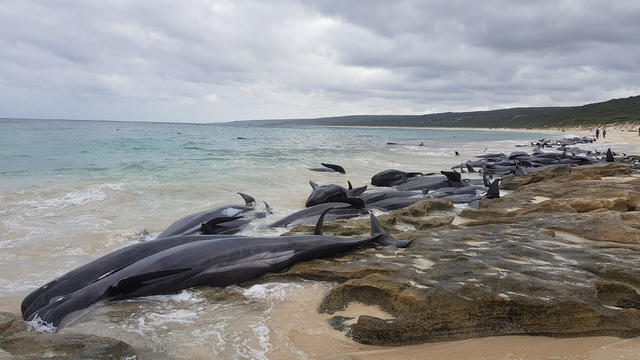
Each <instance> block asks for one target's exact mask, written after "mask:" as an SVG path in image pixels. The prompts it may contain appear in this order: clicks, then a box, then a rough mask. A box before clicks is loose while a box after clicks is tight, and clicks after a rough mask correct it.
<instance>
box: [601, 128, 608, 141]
mask: <svg viewBox="0 0 640 360" xmlns="http://www.w3.org/2000/svg"><path fill="white" fill-rule="evenodd" d="M606 137H607V129H602V138H603V139H604V138H606Z"/></svg>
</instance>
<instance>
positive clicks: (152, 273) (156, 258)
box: [28, 209, 411, 327]
mask: <svg viewBox="0 0 640 360" xmlns="http://www.w3.org/2000/svg"><path fill="white" fill-rule="evenodd" d="M330 210H331V209H327V210H325V212H324V213H323V215H322V216H320V219H319V220H318V223H317V224H316V229H315V231H314V235H300V236H278V237H243V236H238V237H237V236H230V237H222V238H221V237H215V238H212V239H210V240H202V241H194V242H189V243H185V244H182V245H178V246H175V247H172V248H169V249H167V250H164V251H161V252H158V253H155V254H154V255H151V256H148V257H145V258H144V259H142V260H140V261H138V262H136V263H134V264H131V265H129V266H127V267H125V268H123V269H120V270H115V269H114V272H113V273H110V274H108V275H107V276H105V277H103V278H101V279H99V280H97V281H95V282H93V283H91V284H89V285H87V286H85V287H83V288H81V289H79V290H77V291H75V292H73V293H70V294H67V295H64V296H59V297H57V298H54V299H52V300H51V302H50V303H49V304H47V305H46V306H44V307H42V308H41V309H38V310H37V311H36V312H35V313H33V314H32V315H31V316H29V317H28V319H29V320H32V319H34V318H39V319H41V320H42V321H44V322H46V323H49V324H51V325H53V326H55V327H60V326H63V325H65V324H66V323H67V322H68V321H69V320H73V319H65V318H67V316H68V315H70V314H72V313H75V312H77V311H80V310H83V309H86V308H88V307H90V306H91V305H93V304H96V303H98V302H107V301H114V300H119V299H127V298H133V297H139V296H149V295H157V294H168V293H175V292H178V291H180V290H183V289H187V288H190V287H194V286H203V285H209V286H217V287H223V286H228V285H233V284H239V283H242V282H245V281H248V280H252V279H254V278H256V277H258V276H260V275H262V274H264V273H266V272H279V271H282V270H284V269H286V268H288V267H290V266H292V265H293V264H295V263H297V262H300V261H308V260H312V259H316V258H320V257H327V256H333V255H336V254H340V253H343V252H345V251H349V250H353V249H355V248H357V247H359V246H362V245H366V244H373V243H376V244H383V245H394V246H396V247H406V246H408V245H409V244H410V242H411V241H398V240H396V239H394V238H392V237H391V236H389V235H388V234H386V233H385V231H384V229H383V228H382V227H381V226H380V224H379V223H378V221H377V219H376V218H375V216H373V214H370V219H371V236H368V237H361V238H347V237H337V236H324V235H322V231H321V228H322V222H323V219H324V215H326V213H327V212H328V211H330ZM200 236H202V237H205V238H206V237H207V236H206V235H200Z"/></svg>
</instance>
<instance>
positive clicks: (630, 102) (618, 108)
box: [224, 95, 640, 129]
mask: <svg viewBox="0 0 640 360" xmlns="http://www.w3.org/2000/svg"><path fill="white" fill-rule="evenodd" d="M251 123H255V124H260V125H318V126H398V127H471V128H513V129H528V128H531V129H533V128H536V129H541V128H563V127H567V128H578V127H597V126H605V125H606V126H614V127H620V126H625V127H626V126H632V125H634V126H635V125H637V124H640V95H637V96H630V97H628V98H622V99H612V100H608V101H604V102H598V103H592V104H586V105H581V106H567V107H521V108H510V109H498V110H488V111H470V112H445V113H438V114H426V115H350V116H337V117H324V118H315V119H276V120H245V121H233V122H228V123H224V124H228V125H234V124H238V125H247V124H251Z"/></svg>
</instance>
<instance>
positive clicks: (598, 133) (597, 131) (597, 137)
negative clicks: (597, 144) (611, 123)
mask: <svg viewBox="0 0 640 360" xmlns="http://www.w3.org/2000/svg"><path fill="white" fill-rule="evenodd" d="M599 138H600V129H596V139H599Z"/></svg>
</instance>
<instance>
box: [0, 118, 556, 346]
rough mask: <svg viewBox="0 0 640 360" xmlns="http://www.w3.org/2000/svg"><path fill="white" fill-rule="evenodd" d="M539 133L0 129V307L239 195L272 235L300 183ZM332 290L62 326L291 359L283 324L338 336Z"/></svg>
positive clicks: (507, 145)
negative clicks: (324, 303) (325, 168)
mask: <svg viewBox="0 0 640 360" xmlns="http://www.w3.org/2000/svg"><path fill="white" fill-rule="evenodd" d="M555 136H559V135H555ZM238 137H244V138H245V139H244V140H243V139H238ZM540 137H550V135H549V134H537V133H530V132H512V131H468V130H429V129H381V128H326V127H259V126H252V127H246V126H221V125H196V124H166V123H133V122H131V123H123V122H98V121H95V122H94V121H50V120H47V121H45V120H0V255H1V256H0V311H12V312H19V304H20V301H21V300H22V298H23V297H24V296H25V295H26V294H27V293H29V292H30V291H32V290H34V289H35V288H37V287H39V286H40V285H42V284H44V283H45V282H47V281H49V280H51V279H53V278H55V277H56V276H59V275H61V274H64V273H65V272H67V271H69V270H71V269H73V268H75V267H77V266H79V265H82V264H84V263H87V262H88V261H91V260H92V259H95V258H96V257H98V256H100V255H102V254H106V253H109V252H111V251H113V250H115V249H118V248H121V247H123V246H126V245H128V244H131V243H134V242H137V241H139V234H140V233H141V232H142V230H143V229H146V230H148V231H150V232H151V233H159V232H160V231H162V230H163V229H164V228H165V227H166V226H168V225H169V224H171V223H172V222H173V221H174V220H176V219H178V218H180V217H182V216H185V215H188V214H191V213H194V212H197V211H201V210H204V209H207V208H211V207H215V206H221V205H225V204H238V203H241V199H240V197H239V196H238V195H237V194H236V192H238V191H241V192H245V193H248V194H250V195H252V196H254V197H255V198H256V199H257V200H259V201H267V202H268V203H269V204H270V205H271V206H272V207H273V208H274V210H275V214H273V215H270V216H268V217H267V218H265V219H264V220H261V221H262V222H258V223H256V224H255V225H253V226H250V227H249V228H247V229H246V230H245V233H246V234H257V233H259V234H262V235H278V234H279V232H280V231H281V230H272V229H265V228H264V227H263V225H265V224H267V223H270V222H272V221H275V220H277V219H278V218H280V217H283V216H286V215H288V214H289V213H291V212H293V211H295V210H297V209H300V208H302V207H304V202H305V200H306V198H307V196H308V194H309V192H310V187H309V185H308V181H309V180H312V181H315V182H317V183H320V184H326V183H337V184H343V185H346V181H347V180H350V181H351V182H352V183H353V184H354V185H355V186H361V185H364V184H368V183H369V181H370V178H371V176H372V175H373V174H375V173H377V172H379V171H381V170H385V169H389V168H397V169H402V170H406V171H422V172H433V171H440V170H442V169H446V168H449V167H451V166H453V165H455V164H459V163H460V162H462V161H464V160H467V159H470V158H472V157H473V156H474V155H477V154H479V153H482V152H483V151H484V150H485V149H486V151H487V152H497V151H502V152H510V151H513V150H515V148H514V146H515V145H517V144H523V143H527V142H528V141H529V140H531V139H537V138H540ZM387 142H395V143H401V144H402V145H393V146H389V145H386V143H387ZM421 142H424V146H417V145H418V144H419V143H421ZM454 150H457V151H459V152H460V154H461V155H460V156H455V155H454ZM320 162H330V163H336V164H339V165H342V166H344V168H345V169H346V170H347V175H341V174H337V173H317V172H312V171H310V170H308V168H310V167H319V166H320ZM331 286H332V285H331V284H322V283H314V282H302V283H297V282H286V283H277V282H276V283H272V282H266V283H260V284H253V285H251V284H249V285H245V287H243V288H234V289H232V290H233V291H236V292H240V293H242V294H243V295H244V296H246V297H247V299H248V300H247V301H244V302H226V303H225V302H224V301H223V302H211V301H210V300H207V297H206V296H205V295H203V293H202V291H204V290H197V289H192V290H188V291H186V292H184V293H181V294H178V295H172V296H166V297H162V296H161V297H150V298H145V299H136V300H132V301H127V302H120V303H116V304H111V305H109V306H104V307H100V308H98V309H96V310H95V311H92V312H90V313H89V314H87V315H85V316H84V317H83V318H82V319H81V320H80V321H78V322H77V323H75V324H74V325H73V326H72V330H73V331H81V332H88V333H94V334H98V335H105V336H112V337H116V338H119V339H122V340H124V341H126V342H129V343H131V344H133V345H134V346H136V348H137V349H143V350H144V351H146V352H147V355H148V356H141V357H140V358H141V359H145V358H149V359H157V358H164V355H165V354H169V355H170V356H168V357H167V358H192V359H211V358H215V359H254V358H261V359H267V358H274V359H281V358H287V354H291V353H292V352H294V353H296V354H299V352H300V351H302V350H300V349H299V348H298V347H296V344H295V343H293V342H291V340H290V339H289V338H288V336H286V333H283V332H282V331H281V329H282V328H283V327H286V326H288V325H287V324H288V323H289V322H290V321H293V322H294V323H296V322H299V323H300V324H303V325H301V326H305V327H306V326H317V327H318V329H317V330H313V331H317V332H318V333H319V334H323V335H322V336H324V335H328V336H334V337H335V336H337V340H336V341H338V343H339V342H340V341H343V340H342V339H343V337H342V335H340V334H338V335H336V334H334V333H333V332H334V330H332V329H330V328H329V326H328V325H327V323H326V321H325V320H323V318H322V316H321V315H319V314H318V313H317V312H316V311H315V308H314V306H317V303H319V299H320V298H321V297H322V294H326V293H327V292H328V291H329V289H330V288H331ZM225 291H226V290H225ZM292 297H293V298H295V299H298V300H296V301H300V302H302V303H301V304H298V305H296V303H295V302H293V303H292V302H291V298H292ZM307 299H313V301H314V304H316V305H312V306H307V305H308V303H307V302H305V301H307ZM291 306H293V309H292V310H291V309H290V308H289V307H291ZM301 308H304V309H307V308H309V309H310V310H309V311H310V312H308V313H305V312H303V311H301V310H300V309H301ZM287 309H289V310H287ZM279 314H280V315H279ZM314 317H316V318H317V319H316V318H314ZM309 318H314V319H315V320H314V322H313V323H309V320H308V319H309ZM283 319H284V320H283ZM332 334H333V335H332ZM337 346H341V345H337ZM299 357H302V358H304V356H302V355H300V356H296V357H295V358H299Z"/></svg>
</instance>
